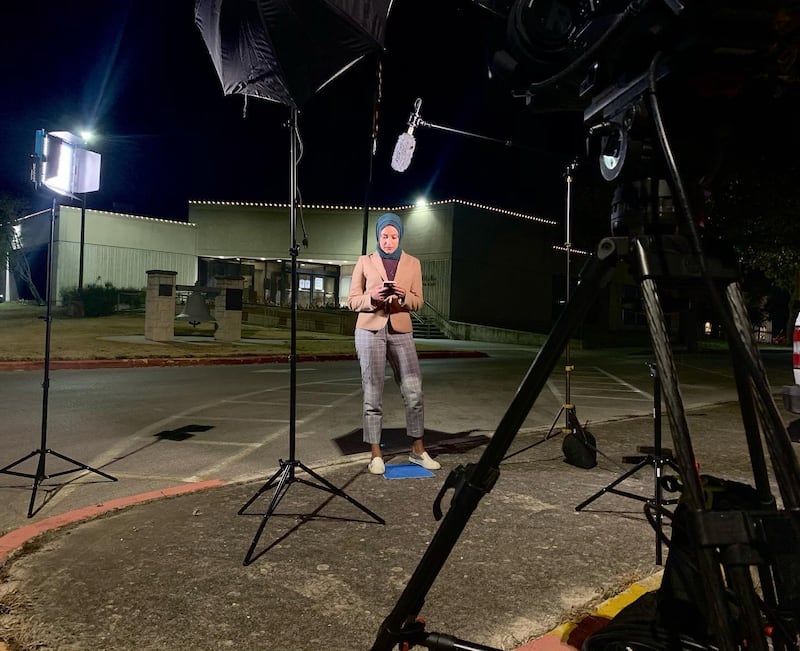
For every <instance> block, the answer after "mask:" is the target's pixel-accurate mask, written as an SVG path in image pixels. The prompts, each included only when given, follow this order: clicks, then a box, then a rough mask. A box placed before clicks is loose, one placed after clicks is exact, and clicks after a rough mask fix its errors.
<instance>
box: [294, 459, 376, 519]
mask: <svg viewBox="0 0 800 651" xmlns="http://www.w3.org/2000/svg"><path fill="white" fill-rule="evenodd" d="M297 465H298V466H299V467H300V468H302V469H303V470H304V471H305V472H306V473H308V474H309V475H311V476H312V477H313V478H314V479H316V480H317V481H318V482H320V484H322V486H315V488H321V489H322V490H327V491H328V492H329V493H332V494H333V495H336V496H338V497H343V498H344V499H346V500H347V501H348V502H350V504H352V505H353V506H355V507H356V508H359V509H361V510H362V511H363V512H364V513H366V514H367V515H368V516H370V517H371V518H372V519H373V520H375V521H376V522H378V523H379V524H386V520H384V519H383V518H382V517H381V516H379V515H377V514H376V513H373V512H372V511H370V510H369V509H368V508H367V507H366V506H364V505H363V504H362V503H361V502H359V501H358V500H356V499H355V498H353V497H351V496H350V495H348V494H347V493H345V492H344V491H343V490H342V489H341V488H339V487H338V486H335V485H334V484H332V483H331V482H329V481H328V480H327V479H325V477H322V476H321V475H319V474H317V473H316V472H314V471H313V470H311V468H309V467H308V466H306V465H305V464H303V463H301V462H299V461H298V463H297ZM304 483H306V484H309V485H311V486H314V484H312V483H311V482H304Z"/></svg>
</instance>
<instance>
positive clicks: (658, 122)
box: [371, 55, 800, 651]
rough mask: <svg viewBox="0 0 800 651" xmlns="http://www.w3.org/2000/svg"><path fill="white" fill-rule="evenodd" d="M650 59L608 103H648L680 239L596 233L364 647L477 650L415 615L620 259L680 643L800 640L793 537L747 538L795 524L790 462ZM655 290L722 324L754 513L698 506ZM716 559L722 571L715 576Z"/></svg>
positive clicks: (794, 467) (733, 287) (699, 489)
mask: <svg viewBox="0 0 800 651" xmlns="http://www.w3.org/2000/svg"><path fill="white" fill-rule="evenodd" d="M660 62H661V56H660V55H656V56H654V57H653V60H652V62H651V65H650V70H649V71H648V73H647V74H646V75H643V76H642V77H641V78H640V79H637V80H635V83H634V84H632V85H631V89H630V92H629V93H628V94H627V95H626V96H625V97H624V98H620V96H619V94H618V93H616V91H617V90H618V89H616V88H615V89H614V91H615V95H614V98H615V101H614V102H609V105H611V104H612V103H613V104H614V109H616V107H617V106H619V105H621V104H622V106H623V108H628V106H632V105H634V104H642V103H644V102H645V101H646V102H647V104H648V107H649V109H650V112H649V115H650V116H652V119H653V126H654V129H655V134H656V136H657V138H658V140H659V144H660V149H661V152H662V154H663V161H662V162H663V164H664V168H665V169H667V170H668V171H669V175H670V178H671V180H672V186H671V189H672V191H673V195H674V198H675V201H676V204H677V206H678V207H679V209H680V210H679V214H680V216H681V218H682V225H683V227H684V229H685V234H672V235H662V234H659V233H658V232H654V233H650V234H643V233H640V234H638V235H632V236H630V237H627V236H626V237H623V236H615V237H607V238H605V239H603V240H602V241H601V242H600V243H599V245H598V248H597V255H596V257H593V258H591V259H590V260H589V261H588V263H587V265H586V267H585V268H584V270H583V273H582V274H581V279H580V282H579V283H578V284H577V286H576V290H575V293H574V295H573V296H572V297H571V299H570V301H569V302H568V303H567V306H566V307H565V309H564V310H563V311H562V312H561V314H560V315H559V317H558V319H557V320H556V322H555V324H554V325H553V327H552V329H551V330H550V333H549V335H548V337H547V340H546V341H545V343H544V344H543V345H542V347H541V349H540V350H539V352H538V354H537V356H536V358H535V360H534V361H533V363H532V365H531V367H530V368H529V370H528V373H527V374H526V376H525V378H524V380H523V381H522V383H521V384H520V386H519V388H518V389H517V391H516V393H515V395H514V398H513V399H512V401H511V403H510V404H509V406H508V409H507V410H506V412H505V414H504V415H503V417H502V418H501V420H500V423H499V424H498V427H497V429H496V431H495V434H494V436H492V437H491V439H490V441H489V443H488V445H487V446H486V448H485V449H484V452H483V454H482V455H481V457H480V459H479V460H478V461H477V462H476V463H470V464H467V465H466V466H458V467H457V468H455V469H454V470H453V471H452V472H451V474H450V476H449V477H448V478H447V480H446V481H445V483H444V485H443V486H442V488H441V490H440V492H439V495H438V496H437V498H436V500H435V502H434V509H433V510H434V514H436V515H438V516H441V514H442V510H441V502H442V499H443V498H444V496H445V493H446V492H447V491H448V490H450V489H453V491H454V494H453V496H452V498H451V499H450V507H449V509H448V511H447V513H446V514H444V518H443V519H442V522H441V524H440V525H439V528H438V529H437V530H436V533H435V535H434V537H433V539H432V540H431V542H430V544H429V545H428V547H427V548H426V550H425V553H424V554H423V557H422V559H421V560H420V562H419V564H418V565H417V568H416V570H415V571H414V573H413V574H412V575H411V577H410V578H409V580H408V583H407V584H406V587H405V589H404V590H403V593H402V594H401V595H400V597H399V599H398V601H397V603H396V604H395V607H394V609H393V610H392V612H391V613H389V615H388V616H387V617H386V618H385V619H384V621H383V623H382V624H381V626H380V628H379V630H378V634H377V636H376V638H375V641H374V643H373V645H372V647H371V649H372V651H389V650H390V649H391V648H393V647H394V646H397V645H400V646H403V645H405V647H404V648H412V647H413V646H414V645H419V646H424V647H426V648H429V649H445V648H446V649H453V648H462V649H468V648H477V647H475V646H474V645H473V646H467V645H465V644H461V641H454V640H453V639H452V638H447V639H445V637H446V636H442V635H440V634H438V633H433V632H431V633H429V632H426V631H425V627H424V623H422V621H421V620H420V619H419V613H420V610H421V608H422V606H423V605H424V603H425V597H426V595H427V594H428V592H429V590H430V588H431V587H432V585H433V582H434V581H435V580H436V577H437V575H438V573H439V572H440V571H441V569H442V567H443V565H444V563H445V561H446V560H447V557H448V556H449V554H450V553H451V551H452V550H453V548H454V547H455V544H456V543H457V541H458V538H459V536H460V535H461V533H462V531H464V529H465V527H466V525H467V523H468V521H469V518H470V517H471V515H472V513H473V512H474V511H475V510H476V509H477V507H478V505H479V503H480V500H481V498H482V497H483V496H484V495H486V494H487V493H489V492H490V491H491V490H492V488H493V487H494V485H495V484H496V482H497V479H498V477H499V475H500V465H501V461H502V460H503V458H504V455H505V453H506V452H507V451H508V448H509V446H510V445H511V443H512V442H513V439H514V437H515V436H516V434H517V432H518V431H519V429H520V428H521V427H522V424H523V423H524V422H525V419H526V418H527V416H528V414H529V412H530V410H531V408H532V407H533V405H534V403H535V402H536V399H537V398H538V396H539V395H540V393H541V391H542V389H543V388H544V386H545V385H546V383H547V380H548V377H549V375H550V373H552V371H553V369H554V368H555V365H556V364H557V362H558V360H559V359H560V357H561V354H562V352H563V350H564V347H565V345H566V343H567V342H568V341H569V338H570V337H571V336H572V334H573V333H574V332H575V330H576V329H577V327H578V326H579V325H580V324H581V323H582V321H583V319H584V318H585V317H586V315H587V313H588V311H589V308H590V307H591V305H592V304H593V302H594V299H595V297H596V296H597V294H598V292H599V291H600V289H601V288H602V287H603V286H604V285H605V284H606V283H607V282H608V280H609V279H610V278H611V277H612V276H613V274H614V272H615V270H616V267H617V265H618V264H619V263H620V262H625V263H628V264H631V265H632V266H633V267H634V268H635V271H636V276H637V278H638V282H639V286H640V289H641V292H642V297H643V304H644V311H645V316H646V318H647V324H648V328H649V331H650V337H651V340H652V343H653V350H654V355H655V363H656V368H657V369H658V378H659V380H660V382H661V384H662V387H661V388H662V394H663V399H664V403H665V405H666V408H667V414H668V416H669V423H670V429H671V432H672V440H673V444H674V446H673V447H674V449H675V464H676V466H677V467H678V468H679V469H680V475H681V479H682V482H683V494H682V503H683V504H684V505H685V508H686V511H687V512H688V514H689V517H688V518H687V519H686V527H687V536H688V538H687V539H688V540H689V541H690V544H691V553H690V556H689V563H690V565H691V571H692V572H693V576H694V578H693V585H695V584H696V586H697V590H695V591H694V593H695V594H693V595H692V597H693V598H694V601H690V602H688V603H689V604H690V605H691V606H692V607H693V608H694V607H696V608H697V613H698V615H697V616H698V617H699V618H700V619H701V620H702V623H703V627H702V629H703V631H705V633H704V635H703V637H702V639H701V640H699V641H697V642H695V641H694V640H692V646H691V647H689V646H686V647H682V648H700V649H703V648H718V649H736V648H741V646H742V644H741V643H742V640H744V641H746V645H747V647H748V648H749V649H754V650H755V649H757V650H758V651H767V649H768V643H767V640H766V635H765V631H766V630H767V628H769V629H770V630H773V631H774V632H775V633H776V634H777V636H778V638H779V639H778V642H779V645H778V646H776V647H775V648H781V649H794V648H796V644H795V641H796V639H797V636H798V634H800V633H798V625H797V622H798V615H800V612H798V607H797V603H798V601H797V597H796V593H793V587H794V586H796V581H795V579H796V576H797V574H796V566H794V565H793V563H796V562H797V560H798V554H797V552H796V549H797V546H796V542H793V543H791V544H792V545H794V546H793V547H791V549H793V550H794V552H793V556H792V557H791V558H787V556H786V555H785V554H784V551H783V550H785V549H787V548H786V547H781V543H782V542H785V541H786V540H787V536H786V535H784V536H783V537H781V536H779V535H776V536H775V537H774V538H773V537H772V536H759V535H753V534H755V532H756V531H763V530H764V528H765V525H766V523H767V522H768V521H772V522H773V523H774V524H775V525H776V526H777V527H780V528H781V530H782V531H784V533H785V534H787V535H788V534H795V533H796V532H797V531H798V530H800V521H798V517H797V514H798V512H799V511H800V464H798V461H797V458H796V456H795V454H794V451H793V450H792V446H791V440H790V438H789V435H788V433H787V431H786V426H785V425H784V423H783V419H782V417H781V414H780V412H779V411H778V408H777V406H776V404H775V401H774V399H773V397H772V393H771V391H770V387H769V382H768V381H767V376H766V372H765V369H764V366H763V364H762V363H761V360H760V357H759V353H758V348H757V347H756V344H755V341H754V340H753V337H752V332H751V328H750V323H749V319H748V316H747V309H746V307H745V303H744V299H743V295H742V291H741V287H740V286H739V284H738V272H737V271H736V270H735V269H733V270H732V269H731V268H729V267H726V266H725V265H723V264H721V263H720V262H719V261H717V260H707V259H706V258H705V256H704V254H703V250H702V245H701V242H700V237H699V234H698V232H697V228H696V224H695V220H694V217H693V214H692V210H691V206H690V202H689V198H688V192H687V191H686V187H685V185H684V182H683V179H682V178H681V176H680V174H679V171H678V168H677V164H676V162H675V159H674V156H673V155H672V148H671V143H670V142H669V139H668V138H667V136H666V131H665V129H664V125H663V121H662V119H661V107H660V105H659V100H658V94H657V92H656V91H657V88H656V71H657V70H658V69H659V64H660ZM627 92H628V91H626V93H627ZM629 96H630V102H628V103H623V101H622V99H626V100H627V98H628V97H629ZM618 127H619V133H623V130H624V129H625V125H624V124H622V123H620V124H619V125H618ZM647 144H650V143H647ZM651 151H655V149H651ZM620 167H621V162H620V164H619V165H615V169H616V170H617V172H619V168H620ZM666 283H670V284H672V283H680V284H682V285H684V286H688V287H689V288H698V287H699V288H702V289H704V290H705V293H706V294H707V295H708V297H709V298H710V300H711V302H712V304H713V307H714V309H715V312H716V314H717V315H718V316H719V318H720V319H721V321H722V324H723V327H724V329H725V332H726V335H727V337H728V344H729V348H730V354H731V361H732V367H733V373H734V377H735V379H736V387H737V391H738V394H739V404H740V407H741V415H742V421H743V425H744V435H745V438H746V442H747V446H748V450H749V453H750V460H751V469H752V474H753V480H754V485H755V492H756V494H757V496H758V502H759V503H760V504H762V505H764V511H765V513H761V512H755V511H742V510H740V511H738V512H735V511H731V512H730V514H729V515H730V516H731V517H725V518H722V517H719V516H720V513H718V512H713V511H711V510H709V507H708V506H707V504H706V500H705V495H704V491H703V484H702V478H701V476H700V472H699V466H698V463H697V459H696V457H695V454H694V450H693V446H692V440H691V435H690V432H689V425H688V420H687V417H686V410H685V407H684V404H683V399H682V396H681V391H680V385H679V382H678V377H677V372H676V368H675V361H674V357H673V353H672V348H671V344H670V337H669V332H668V329H667V324H666V319H665V316H664V310H663V307H662V301H661V297H660V293H659V289H660V288H661V289H663V286H662V287H660V285H662V284H666ZM762 434H763V438H762ZM765 448H766V452H768V454H769V459H770V461H771V463H772V469H773V471H774V475H775V483H776V484H777V486H778V487H779V489H780V494H781V498H782V502H783V510H781V511H779V510H777V508H776V507H775V504H776V500H775V497H774V496H773V495H772V492H771V490H772V489H771V486H770V478H769V475H768V474H767V467H766V454H765ZM748 532H750V533H748ZM794 540H795V541H796V536H794ZM759 552H765V553H764V554H759ZM721 564H722V565H723V566H724V570H725V571H724V572H721V571H720V565H721ZM748 565H755V566H758V569H759V576H758V578H759V582H760V586H759V589H760V591H761V593H762V594H763V595H764V599H763V602H760V601H759V600H758V599H757V592H756V591H757V587H756V585H755V580H754V577H753V576H752V575H751V572H750V568H749V567H748ZM681 569H688V568H681ZM683 624H685V622H684V621H680V620H676V619H675V618H673V619H672V620H671V625H672V626H675V627H678V628H679V627H681V626H682V625H683ZM677 632H678V633H679V632H680V631H679V630H678V631H677ZM636 633H637V632H636V631H633V632H631V631H626V636H627V637H625V638H621V639H620V643H619V644H617V645H616V646H613V647H611V646H607V647H605V648H623V646H625V647H633V646H635V647H636V648H653V647H644V646H641V645H638V644H635V643H634V644H628V643H627V640H629V639H630V638H631V637H633V636H635V635H636ZM672 641H673V642H674V639H672ZM481 648H483V647H481ZM659 648H666V646H665V647H659ZM670 648H673V647H672V646H670ZM492 651H494V650H492Z"/></svg>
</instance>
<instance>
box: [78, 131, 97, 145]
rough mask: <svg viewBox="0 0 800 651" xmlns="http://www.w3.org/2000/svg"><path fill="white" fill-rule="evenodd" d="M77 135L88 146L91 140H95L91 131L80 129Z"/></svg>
mask: <svg viewBox="0 0 800 651" xmlns="http://www.w3.org/2000/svg"><path fill="white" fill-rule="evenodd" d="M78 135H80V137H81V138H83V141H84V142H85V143H86V144H87V145H88V144H89V143H90V142H92V140H94V139H95V135H96V134H95V132H94V131H92V130H91V129H82V130H81V131H79V132H78Z"/></svg>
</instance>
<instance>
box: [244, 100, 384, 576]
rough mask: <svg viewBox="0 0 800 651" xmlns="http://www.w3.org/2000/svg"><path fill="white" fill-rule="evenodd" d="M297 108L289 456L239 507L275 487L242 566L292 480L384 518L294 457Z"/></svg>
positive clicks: (292, 183) (294, 124)
mask: <svg viewBox="0 0 800 651" xmlns="http://www.w3.org/2000/svg"><path fill="white" fill-rule="evenodd" d="M297 113H298V111H297V109H296V108H295V107H291V118H290V121H289V131H290V135H291V144H290V147H289V155H290V159H291V160H290V163H291V167H290V169H289V184H290V186H291V188H290V191H291V198H292V199H291V203H290V210H289V231H290V238H291V248H290V250H289V253H290V255H291V260H292V262H291V285H292V288H291V322H290V333H291V334H290V339H289V341H290V344H289V351H290V352H289V458H288V459H286V460H284V459H279V460H278V465H279V468H278V470H277V471H276V472H275V473H274V474H273V475H272V476H271V477H270V478H269V479H268V480H267V481H266V483H264V485H263V486H261V488H259V489H258V491H256V493H255V494H254V495H253V496H252V497H251V498H250V499H249V500H247V502H245V504H244V505H243V506H242V508H240V509H239V512H238V513H239V515H243V514H245V512H246V511H247V508H248V507H249V506H250V505H251V504H253V502H255V501H256V500H257V499H258V498H259V497H260V496H261V495H263V494H264V493H265V492H266V491H268V490H270V489H271V488H273V487H274V488H275V492H274V493H273V494H272V499H271V500H270V502H269V506H268V507H267V510H266V511H265V512H264V515H263V516H262V518H261V522H260V523H259V525H258V529H257V531H256V535H255V537H254V538H253V541H252V543H251V544H250V548H249V549H248V550H247V554H246V555H245V558H244V563H243V564H244V565H249V564H250V563H251V562H252V561H253V559H254V556H253V554H254V552H255V549H256V545H258V541H259V539H260V538H261V534H262V533H263V531H264V528H265V527H266V525H267V520H269V518H270V516H271V515H272V514H273V513H274V512H275V509H276V508H277V507H278V505H279V504H280V502H281V500H282V499H283V497H284V495H286V493H287V491H288V490H289V488H290V487H291V485H292V484H294V483H301V484H305V485H306V486H311V487H312V488H317V489H319V490H323V491H326V492H328V493H331V494H332V495H336V496H338V497H343V498H344V499H346V500H347V501H348V502H350V503H351V504H352V505H353V506H356V507H358V508H359V509H361V510H362V511H363V512H364V513H366V514H367V515H369V516H370V517H371V518H373V519H374V520H375V521H376V522H378V523H379V524H386V522H385V520H384V519H383V518H381V517H380V516H378V515H376V514H375V513H373V512H372V511H370V510H369V509H368V508H367V507H366V506H364V505H363V504H361V503H360V502H358V501H356V500H355V499H353V498H352V497H351V496H350V495H348V494H347V493H346V492H344V491H343V490H342V489H341V488H339V487H337V486H335V485H334V484H332V483H331V482H329V481H328V480H327V479H325V478H324V477H322V476H320V475H319V474H317V473H316V472H314V471H313V470H311V468H309V467H308V466H306V465H305V464H304V463H303V462H302V461H300V460H299V459H297V458H296V453H295V449H296V439H297V417H296V414H297V298H298V297H297V291H298V275H297V256H298V254H299V252H300V247H299V246H298V243H297V219H296V214H297V145H298V139H299V138H298V127H297ZM298 469H299V470H302V471H304V472H305V473H306V474H308V475H309V476H311V477H312V478H313V479H315V480H316V482H312V481H310V480H308V479H306V478H304V477H298V476H297V474H296V472H297V470H298Z"/></svg>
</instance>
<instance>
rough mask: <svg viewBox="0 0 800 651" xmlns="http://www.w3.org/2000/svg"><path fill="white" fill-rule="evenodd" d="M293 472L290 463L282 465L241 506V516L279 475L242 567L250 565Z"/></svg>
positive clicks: (287, 488)
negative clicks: (268, 521)
mask: <svg viewBox="0 0 800 651" xmlns="http://www.w3.org/2000/svg"><path fill="white" fill-rule="evenodd" d="M282 463H283V462H282ZM293 471H294V468H293V466H292V464H291V462H289V463H284V464H283V468H281V470H279V471H278V472H277V473H276V474H275V475H273V476H272V478H271V479H270V480H269V481H268V482H267V483H266V484H265V485H264V486H262V488H261V490H260V491H259V492H257V493H256V494H255V496H253V497H252V498H251V499H250V501H248V502H247V504H245V506H243V507H242V509H241V510H240V511H239V513H240V514H241V513H242V511H243V510H244V509H245V508H246V507H247V506H248V505H249V504H251V503H252V502H253V500H255V498H256V497H258V496H259V495H261V494H262V493H263V492H264V491H265V490H266V489H267V488H268V487H269V486H270V485H271V482H272V480H273V479H275V477H277V476H278V475H280V479H279V480H278V485H277V487H276V488H275V492H274V493H273V494H272V499H271V500H270V502H269V506H268V507H267V510H266V511H265V512H264V515H263V516H262V517H261V522H260V523H259V525H258V529H257V530H256V535H255V536H254V537H253V541H252V542H251V543H250V547H249V548H248V550H247V554H245V557H244V562H243V563H242V565H249V564H250V563H252V561H253V552H254V551H255V549H256V545H257V544H258V541H259V540H260V539H261V534H262V533H263V532H264V527H266V526H267V520H269V517H270V516H271V515H272V514H273V513H274V512H275V509H276V508H277V507H278V504H279V503H280V501H281V499H282V498H283V495H284V494H285V493H286V491H287V490H289V486H290V485H291V481H292V475H293Z"/></svg>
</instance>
